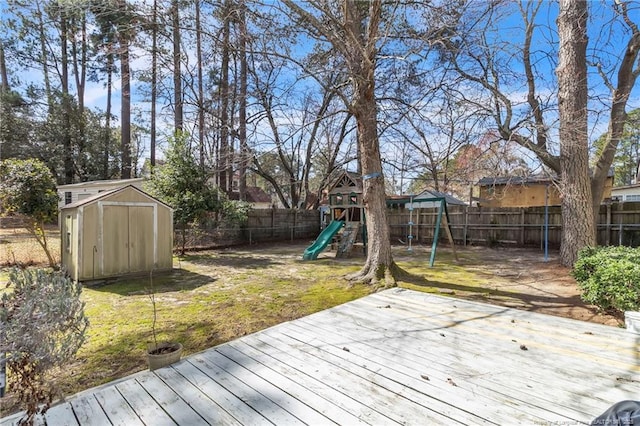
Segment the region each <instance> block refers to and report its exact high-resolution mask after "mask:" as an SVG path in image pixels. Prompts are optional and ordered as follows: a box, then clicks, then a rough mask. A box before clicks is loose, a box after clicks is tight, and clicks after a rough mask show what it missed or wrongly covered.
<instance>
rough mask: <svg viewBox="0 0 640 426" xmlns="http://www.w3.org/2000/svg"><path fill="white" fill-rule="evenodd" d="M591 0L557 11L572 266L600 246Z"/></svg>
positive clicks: (567, 252) (563, 252)
mask: <svg viewBox="0 0 640 426" xmlns="http://www.w3.org/2000/svg"><path fill="white" fill-rule="evenodd" d="M586 28H587V2H586V1H585V0H560V12H559V15H558V35H559V41H560V47H559V50H558V67H557V69H556V74H557V76H558V88H559V91H558V107H559V117H560V167H561V172H562V175H561V193H562V197H561V205H562V231H563V232H562V240H561V244H560V257H561V260H562V263H563V264H564V265H565V266H573V264H574V263H575V261H576V259H577V256H578V251H579V250H580V249H582V248H583V247H586V246H595V244H596V232H595V219H594V213H593V211H594V210H593V204H592V194H591V185H590V184H591V182H590V173H589V145H588V133H587V61H586V51H587V29H586Z"/></svg>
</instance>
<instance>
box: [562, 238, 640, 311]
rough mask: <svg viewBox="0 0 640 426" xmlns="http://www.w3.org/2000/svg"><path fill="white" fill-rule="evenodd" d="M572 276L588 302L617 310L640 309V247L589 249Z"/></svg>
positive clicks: (583, 251) (581, 255)
mask: <svg viewBox="0 0 640 426" xmlns="http://www.w3.org/2000/svg"><path fill="white" fill-rule="evenodd" d="M572 275H573V277H574V278H575V279H576V281H577V282H578V286H579V287H580V289H581V290H582V300H584V301H585V302H587V303H590V304H593V305H596V306H598V307H599V308H600V309H602V310H604V311H611V310H613V311H616V312H617V313H622V312H624V311H638V310H640V248H632V247H623V246H612V247H595V248H593V247H588V248H585V249H583V250H581V251H580V253H579V254H578V260H577V261H576V263H575V265H574V268H573V271H572Z"/></svg>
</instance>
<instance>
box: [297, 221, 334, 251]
mask: <svg viewBox="0 0 640 426" xmlns="http://www.w3.org/2000/svg"><path fill="white" fill-rule="evenodd" d="M342 225H344V222H343V221H341V220H332V221H331V223H330V224H329V226H327V227H326V228H324V230H323V231H322V232H321V233H320V235H318V238H317V239H316V240H315V241H314V242H313V244H311V245H310V246H309V247H307V248H306V250H305V251H304V254H303V255H302V258H303V259H304V260H314V259H317V258H318V255H319V254H320V252H321V251H322V250H324V249H325V248H326V247H327V245H328V244H329V243H330V242H331V239H332V238H333V236H334V235H336V233H337V232H338V231H339V230H340V229H341V228H342Z"/></svg>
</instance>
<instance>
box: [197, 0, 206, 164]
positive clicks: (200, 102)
mask: <svg viewBox="0 0 640 426" xmlns="http://www.w3.org/2000/svg"><path fill="white" fill-rule="evenodd" d="M196 55H197V67H198V151H200V168H201V169H203V170H204V159H205V155H204V78H203V72H202V68H203V64H202V26H201V23H200V0H196Z"/></svg>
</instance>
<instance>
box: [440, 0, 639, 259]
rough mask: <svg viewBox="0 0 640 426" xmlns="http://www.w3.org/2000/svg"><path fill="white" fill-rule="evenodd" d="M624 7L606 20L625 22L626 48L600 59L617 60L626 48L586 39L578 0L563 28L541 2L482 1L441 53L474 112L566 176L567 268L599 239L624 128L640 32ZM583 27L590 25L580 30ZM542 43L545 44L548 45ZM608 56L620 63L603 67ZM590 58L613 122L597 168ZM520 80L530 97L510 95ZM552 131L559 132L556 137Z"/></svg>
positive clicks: (566, 8)
mask: <svg viewBox="0 0 640 426" xmlns="http://www.w3.org/2000/svg"><path fill="white" fill-rule="evenodd" d="M618 3H619V4H618V5H616V6H613V7H615V15H616V16H614V17H613V18H612V21H611V22H610V23H609V24H608V25H617V26H618V27H619V28H622V30H621V31H620V32H621V33H622V34H628V36H627V37H628V38H627V39H626V42H625V43H624V44H623V46H624V48H625V53H624V55H623V56H622V58H619V59H618V58H616V59H615V60H612V61H602V60H601V59H602V58H603V55H610V56H614V57H615V56H617V53H615V49H617V48H619V46H620V44H619V43H610V44H604V45H599V44H598V43H597V42H598V40H596V42H594V43H593V45H590V44H589V43H588V39H587V30H586V26H587V25H589V23H588V20H587V18H586V17H587V14H588V10H589V7H592V4H591V3H588V2H584V1H580V0H569V1H566V2H561V6H562V7H561V13H560V15H559V16H558V20H557V30H558V33H557V34H556V33H555V32H554V28H551V27H541V26H540V24H539V22H540V20H539V19H537V18H538V15H539V14H540V13H541V11H544V10H545V7H546V3H545V2H544V1H536V2H529V3H517V4H514V3H506V4H502V3H500V2H497V3H480V2H478V3H474V4H473V5H472V7H471V6H470V7H468V8H466V9H465V10H464V14H465V15H464V18H465V19H462V16H463V15H462V13H461V14H460V15H459V16H458V19H459V20H458V22H457V23H456V24H455V25H453V26H452V27H454V28H457V29H456V31H452V32H451V33H450V34H448V35H446V36H445V37H442V39H441V46H443V49H442V51H441V59H444V60H445V62H446V63H447V64H448V65H450V66H451V69H452V70H453V71H454V72H455V73H456V74H457V75H459V76H461V77H463V78H464V80H465V83H464V84H461V86H462V88H463V90H459V89H458V97H459V98H460V99H461V100H462V101H463V102H465V103H466V105H467V106H468V107H469V108H473V109H474V110H475V111H476V112H477V113H478V114H481V115H486V116H487V117H491V119H492V120H493V121H494V123H495V128H496V129H497V131H498V132H499V135H500V137H502V138H503V139H504V140H506V141H513V142H516V143H518V144H519V145H521V146H522V147H524V148H526V149H527V150H529V151H530V152H532V153H533V154H535V156H536V157H537V159H538V160H539V161H540V162H541V163H542V164H543V165H544V167H545V168H546V169H547V170H549V171H551V172H552V173H554V174H555V175H557V176H559V177H560V179H561V190H562V193H563V201H562V207H563V221H564V222H563V235H562V242H561V246H562V248H561V257H562V262H563V264H565V265H567V266H571V265H573V262H574V261H575V259H576V256H577V253H578V250H579V249H581V248H582V247H584V246H585V245H592V244H594V243H595V220H596V218H597V214H596V212H597V211H598V210H599V206H600V203H601V201H602V196H603V188H604V184H605V181H606V178H607V175H608V172H609V169H610V167H611V164H612V161H613V157H614V156H615V151H616V148H617V144H618V141H619V139H620V136H621V134H622V130H623V124H624V119H625V118H626V112H625V110H626V104H627V101H628V98H629V94H630V92H631V90H632V89H633V87H634V85H635V81H636V78H637V75H638V64H637V59H638V52H639V51H640V33H639V32H638V29H637V27H636V26H635V24H634V23H633V21H632V20H631V19H629V16H628V12H627V4H626V2H618ZM593 4H595V3H593ZM510 7H517V8H518V10H519V15H520V17H521V19H522V21H521V22H522V29H523V30H524V31H523V32H521V33H520V34H522V35H523V37H512V38H509V37H510V34H508V31H506V30H505V28H504V25H503V23H504V22H506V21H507V20H508V19H512V17H513V13H512V10H511V9H510ZM575 20H577V21H575ZM511 22H514V21H511ZM581 24H584V27H581V28H577V25H581ZM520 31H521V30H520ZM558 36H559V37H560V40H559V43H557V44H556V42H555V39H556V37H558ZM513 40H517V41H515V42H514V41H513ZM520 40H521V41H520ZM543 40H544V41H546V40H549V41H548V42H547V44H546V45H544V44H542V42H543ZM518 43H520V44H518ZM555 54H557V58H558V61H559V63H558V64H557V72H556V75H557V82H556V81H549V80H548V79H546V80H545V76H546V77H549V75H548V73H545V72H544V71H543V70H544V69H545V68H547V69H548V68H554V67H556V63H555V58H556V56H555ZM604 62H609V63H610V64H614V65H612V66H610V67H609V68H605V66H604V65H602V64H603V63H604ZM590 64H591V65H593V66H594V67H595V69H596V70H597V71H598V74H600V75H601V76H602V77H603V78H604V81H605V84H606V85H607V87H608V89H609V92H610V94H609V97H610V99H611V100H608V99H606V98H605V97H603V98H601V99H599V100H598V101H597V103H598V107H599V108H601V109H600V112H602V111H603V110H605V111H606V110H607V109H608V110H609V117H610V118H609V131H608V134H607V141H608V142H607V144H606V145H605V146H606V148H605V149H603V150H602V153H601V155H600V156H599V158H597V159H596V161H595V164H596V166H595V169H594V170H593V173H591V171H590V170H589V167H588V164H589V162H588V155H589V154H588V153H589V134H588V126H587V104H588V102H589V98H588V97H587V89H588V88H589V86H587V73H588V71H589V65H590ZM520 69H521V70H522V72H519V71H518V70H520ZM614 69H617V81H616V83H615V84H614V83H612V79H611V75H612V74H614ZM516 85H520V87H524V89H525V93H524V99H521V98H520V97H519V94H518V93H514V89H513V88H514V86H516ZM592 87H593V86H592ZM520 93H521V92H520ZM556 99H557V103H556ZM607 104H608V106H607ZM602 105H605V106H604V107H602ZM558 117H560V118H559V120H558ZM556 120H558V121H556ZM558 123H559V128H558V127H557V124H558ZM554 130H558V135H557V138H556V134H555V132H554ZM585 200H587V201H585ZM585 202H586V204H585ZM586 210H590V211H589V212H586Z"/></svg>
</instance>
